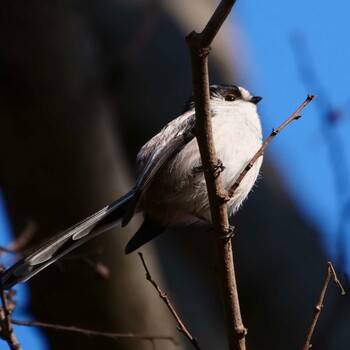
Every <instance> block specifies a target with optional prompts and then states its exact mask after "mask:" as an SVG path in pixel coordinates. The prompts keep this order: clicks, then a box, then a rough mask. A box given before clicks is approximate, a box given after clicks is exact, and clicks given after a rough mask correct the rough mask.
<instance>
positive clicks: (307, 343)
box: [302, 262, 345, 350]
mask: <svg viewBox="0 0 350 350" xmlns="http://www.w3.org/2000/svg"><path fill="white" fill-rule="evenodd" d="M332 276H333V280H334V283H335V284H337V285H338V287H339V288H340V291H341V294H342V295H344V294H345V291H344V288H343V286H342V285H341V283H340V281H339V280H338V277H337V274H336V273H335V270H334V267H333V265H332V263H331V262H328V263H327V274H326V280H325V282H324V284H323V287H322V290H321V294H320V297H319V300H318V303H317V305H316V306H315V313H314V317H313V319H312V322H311V326H310V328H309V331H308V333H307V336H306V341H305V344H304V346H303V348H302V350H309V349H310V348H311V347H312V344H311V338H312V335H313V333H314V330H315V327H316V324H317V321H318V318H319V317H320V314H321V311H322V309H323V300H324V297H325V295H326V291H327V288H328V284H329V281H330V280H331V277H332Z"/></svg>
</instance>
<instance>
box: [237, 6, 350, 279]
mask: <svg viewBox="0 0 350 350" xmlns="http://www.w3.org/2000/svg"><path fill="white" fill-rule="evenodd" d="M349 10H350V4H349V3H348V2H347V1H345V0H341V1H337V3H336V6H329V4H327V3H326V2H321V1H320V2H317V3H315V2H314V1H292V2H287V1H285V2H277V1H269V2H261V1H238V2H237V4H236V7H235V11H234V16H233V17H231V20H233V21H236V23H238V25H239V27H240V30H241V33H242V36H243V38H244V39H246V41H245V46H246V51H247V55H249V56H250V58H249V64H252V65H251V66H249V67H244V68H245V69H246V70H247V71H248V72H250V74H249V75H248V76H247V77H246V79H247V81H248V85H249V87H250V88H251V89H253V90H254V93H255V94H258V95H261V96H263V97H264V100H263V102H262V103H261V105H260V108H261V114H262V117H263V125H264V130H265V135H267V134H268V133H269V132H270V131H271V129H272V127H277V126H278V125H279V123H280V122H281V121H283V120H284V119H285V118H286V117H287V116H289V115H290V114H291V112H293V111H294V110H295V109H296V107H297V106H298V105H299V104H300V103H301V102H302V101H303V99H304V98H305V97H306V95H307V93H311V94H317V95H318V98H317V100H315V101H314V102H312V103H311V104H310V105H309V106H308V107H307V108H306V109H305V110H304V111H303V113H302V115H303V118H302V119H300V120H299V121H297V122H294V123H293V124H291V125H290V126H289V127H288V128H287V129H285V131H284V132H283V133H282V134H281V135H279V136H278V138H276V139H275V140H274V141H273V143H272V144H271V145H270V148H269V149H268V152H267V154H268V155H269V157H270V159H271V160H273V162H274V163H275V165H276V166H277V168H278V171H279V173H280V176H281V180H282V181H283V183H284V184H285V185H286V186H287V188H288V189H289V192H290V194H291V196H292V198H293V199H294V201H295V203H297V205H298V207H299V208H300V211H301V212H302V213H303V215H304V217H305V218H306V219H307V220H308V221H309V222H311V223H312V224H314V225H316V226H317V227H318V229H319V230H320V232H321V234H322V237H321V239H322V242H323V246H324V249H325V251H326V254H327V256H328V257H329V258H330V259H332V260H333V261H334V262H337V261H338V259H339V257H340V255H342V256H343V257H345V260H344V261H343V267H344V270H345V271H346V272H349V269H350V261H349V254H348V251H347V249H345V248H346V247H347V246H350V244H349V243H350V242H349V237H348V234H347V233H348V230H349V225H348V223H347V220H346V217H345V215H344V213H343V212H344V210H343V209H344V207H345V205H346V202H347V200H348V198H349V196H350V186H349V177H347V174H348V173H349V171H348V167H349V164H348V163H349V157H350V154H349V153H350V152H349V150H350V139H349V138H348V136H347V134H348V130H349V128H350V120H349V109H348V104H349V102H350V93H349V91H348V90H349V89H348V87H349V85H350V74H349V68H348V67H349V63H348V62H350V50H349V49H348V48H347V45H345V44H346V43H347V42H348V35H349V33H350V22H349V16H348V14H349ZM330 112H331V113H330ZM340 226H341V227H342V229H341V230H340V229H339V227H340ZM340 231H341V232H340Z"/></svg>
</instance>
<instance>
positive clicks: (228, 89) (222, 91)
mask: <svg viewBox="0 0 350 350" xmlns="http://www.w3.org/2000/svg"><path fill="white" fill-rule="evenodd" d="M230 94H232V95H233V96H234V97H235V99H236V100H237V99H242V93H241V90H240V89H239V88H238V87H237V86H235V85H212V86H210V95H211V96H212V97H221V98H224V99H225V100H227V96H228V95H230ZM228 101H229V100H228Z"/></svg>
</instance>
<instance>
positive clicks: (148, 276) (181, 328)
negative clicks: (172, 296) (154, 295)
mask: <svg viewBox="0 0 350 350" xmlns="http://www.w3.org/2000/svg"><path fill="white" fill-rule="evenodd" d="M138 254H139V256H140V259H141V262H142V265H143V267H144V269H145V271H146V279H147V280H148V281H149V282H150V283H151V284H152V285H153V287H154V288H155V289H156V290H157V292H158V294H159V296H160V298H161V299H162V300H163V301H164V303H165V305H166V306H167V307H168V309H169V311H170V312H171V314H172V315H173V317H174V318H175V320H176V322H177V324H178V327H177V328H178V330H179V331H180V332H181V333H183V334H184V335H185V336H186V338H187V339H188V340H189V341H190V342H191V343H192V345H193V347H194V348H195V349H197V350H200V347H199V345H198V342H197V339H196V338H194V337H193V336H192V335H191V334H190V332H189V331H188V330H187V328H186V327H185V325H184V323H183V322H182V321H181V319H180V317H179V315H178V314H177V312H176V311H175V309H174V307H173V306H172V304H171V302H170V300H169V298H168V296H167V294H166V293H165V292H163V291H162V290H161V289H160V288H159V286H158V285H157V283H156V282H155V281H154V280H153V279H152V276H151V274H150V272H149V270H148V267H147V265H146V263H145V260H144V258H143V255H142V253H140V252H139V253H138Z"/></svg>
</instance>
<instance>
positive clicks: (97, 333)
mask: <svg viewBox="0 0 350 350" xmlns="http://www.w3.org/2000/svg"><path fill="white" fill-rule="evenodd" d="M11 322H12V323H13V324H16V325H19V326H29V327H40V328H46V329H53V330H56V331H65V332H74V333H80V334H82V335H86V336H100V337H105V338H112V339H142V340H149V341H153V340H156V339H157V340H169V341H172V342H173V343H174V344H177V343H176V342H175V340H174V338H173V337H171V336H161V335H146V334H139V333H131V332H130V333H117V332H100V331H95V330H91V329H85V328H80V327H76V326H66V325H61V324H52V323H46V322H37V321H21V320H14V319H12V320H11Z"/></svg>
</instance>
